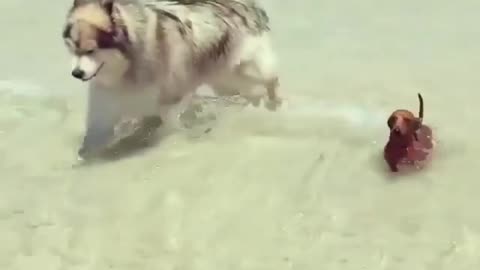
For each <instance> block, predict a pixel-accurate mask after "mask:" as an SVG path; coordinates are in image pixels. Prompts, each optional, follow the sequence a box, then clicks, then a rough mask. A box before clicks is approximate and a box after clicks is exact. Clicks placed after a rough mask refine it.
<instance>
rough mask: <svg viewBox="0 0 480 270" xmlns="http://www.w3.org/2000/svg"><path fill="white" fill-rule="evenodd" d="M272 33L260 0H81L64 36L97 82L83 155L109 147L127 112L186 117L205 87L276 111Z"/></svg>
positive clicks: (85, 76)
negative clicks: (188, 107)
mask: <svg viewBox="0 0 480 270" xmlns="http://www.w3.org/2000/svg"><path fill="white" fill-rule="evenodd" d="M269 32H270V27H269V19H268V16H267V14H266V12H265V11H264V9H262V8H261V7H260V6H259V5H258V3H256V2H255V0H150V1H148V2H145V1H139V0H74V2H73V5H72V7H71V9H70V10H69V12H68V16H67V22H66V24H65V27H64V31H63V39H64V41H65V43H66V45H67V47H68V49H69V51H70V52H71V54H72V55H73V66H72V71H71V74H72V76H73V77H75V78H77V79H79V80H82V81H88V82H89V92H88V112H87V120H86V122H87V123H86V134H85V136H84V140H83V145H82V147H81V148H80V150H79V155H80V157H82V158H88V157H90V156H92V155H93V154H98V153H99V151H100V150H102V149H104V148H105V147H106V145H108V143H109V141H110V140H111V139H112V136H113V133H114V127H115V125H116V124H117V123H118V122H119V121H120V120H121V119H122V118H123V117H138V118H141V117H151V116H158V117H159V118H161V119H162V122H164V123H165V122H167V123H168V122H169V121H170V122H171V121H174V122H176V121H178V114H179V112H180V111H179V110H181V109H183V108H184V105H185V104H188V101H189V100H190V99H191V98H192V95H193V94H194V93H195V91H196V90H197V88H198V87H199V86H201V85H208V86H210V87H211V88H212V89H213V91H214V92H215V93H216V94H217V95H222V96H225V95H227V96H229V95H240V96H243V97H245V98H246V99H247V100H249V101H250V102H252V103H253V104H255V105H258V103H259V100H260V99H262V98H263V97H265V106H266V107H267V108H269V109H271V110H275V109H276V108H277V107H278V106H279V105H280V104H281V98H280V97H279V96H278V94H277V88H278V77H277V71H276V67H275V66H276V63H275V56H274V53H273V51H272V48H271V44H270V37H269ZM257 86H261V89H264V90H265V91H262V92H260V93H259V92H258V91H257V92H254V91H253V88H255V87H257Z"/></svg>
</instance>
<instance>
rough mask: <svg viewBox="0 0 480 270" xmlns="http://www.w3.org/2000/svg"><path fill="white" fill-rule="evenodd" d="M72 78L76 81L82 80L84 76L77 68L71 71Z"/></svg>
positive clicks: (83, 72)
mask: <svg viewBox="0 0 480 270" xmlns="http://www.w3.org/2000/svg"><path fill="white" fill-rule="evenodd" d="M72 76H73V77H74V78H77V79H83V77H84V76H85V71H83V70H81V69H79V68H74V69H73V70H72Z"/></svg>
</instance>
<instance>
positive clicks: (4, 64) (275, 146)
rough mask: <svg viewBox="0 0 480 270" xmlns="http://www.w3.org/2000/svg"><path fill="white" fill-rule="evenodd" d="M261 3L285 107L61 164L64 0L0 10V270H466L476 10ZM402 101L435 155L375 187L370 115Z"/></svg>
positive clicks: (65, 106)
mask: <svg viewBox="0 0 480 270" xmlns="http://www.w3.org/2000/svg"><path fill="white" fill-rule="evenodd" d="M263 3H264V6H265V8H266V10H267V11H268V13H269V14H270V17H271V20H272V29H273V39H274V45H275V47H276V50H277V52H278V57H279V63H280V68H281V78H280V80H281V91H282V93H283V94H284V95H285V96H286V99H287V102H288V104H287V107H286V108H284V109H283V110H281V111H278V112H275V113H272V112H269V111H267V110H264V109H256V108H251V107H248V108H241V107H239V106H233V105H229V106H225V105H224V104H223V103H222V104H217V103H215V101H208V102H207V103H206V104H207V105H208V106H207V107H208V108H209V111H208V112H209V114H206V116H205V119H203V122H202V123H196V124H197V125H194V127H192V128H189V129H185V130H183V131H179V132H177V133H174V134H171V135H169V136H166V137H165V138H163V139H162V140H161V142H159V143H158V144H157V145H155V146H154V147H151V148H148V149H146V150H145V151H142V152H139V153H136V154H135V155H131V156H129V157H127V158H123V159H120V160H116V161H111V162H104V163H101V164H96V165H93V166H76V164H77V160H76V153H77V149H78V147H79V144H80V142H81V136H82V132H83V127H84V122H83V121H84V114H85V98H86V91H85V88H86V85H85V84H82V83H80V82H77V81H76V80H74V79H73V78H72V77H71V76H70V58H69V55H68V53H67V50H66V49H65V48H64V45H63V41H62V39H61V31H62V26H63V22H64V18H65V15H66V11H67V8H68V7H69V5H70V1H66V0H63V1H58V3H55V4H53V2H51V1H46V0H37V1H26V0H17V1H1V2H0V10H1V12H2V16H0V30H1V32H2V33H3V34H2V35H3V36H2V42H0V60H1V62H0V242H1V243H2V245H1V247H0V269H2V270H3V269H4V270H36V269H45V270H90V269H91V270H94V269H95V270H99V269H114V270H227V269H228V270H270V269H271V270H283V269H285V270H286V269H295V270H296V269H298V270H320V269H321V270H329V269H331V270H340V269H341V270H350V269H351V270H381V269H382V270H383V269H385V270H406V269H409V270H424V269H425V270H442V269H445V270H475V269H479V268H480V256H479V252H480V251H479V245H480V215H478V213H476V212H475V211H473V210H472V207H475V205H477V203H478V202H480V198H479V197H477V196H478V194H477V195H475V194H476V192H477V191H478V190H479V189H480V182H479V181H476V180H474V179H475V177H477V176H478V175H479V174H480V166H479V161H478V153H479V151H480V143H479V142H477V134H478V133H479V132H480V127H477V125H478V123H480V107H479V105H478V99H479V98H480V91H479V89H478V88H479V87H480V76H479V75H478V70H480V53H479V46H478V44H479V42H480V36H479V35H478V33H479V30H478V25H479V24H480V16H478V10H479V9H480V2H478V1H469V0H465V1H459V2H454V1H442V0H441V1H434V0H424V1H420V2H419V1H413V0H405V1H399V2H396V3H393V2H391V1H380V0H363V1H359V0H349V1H343V2H342V1H333V0H319V1H317V0H304V1H302V2H301V3H300V1H280V0H277V1H273V0H264V1H263ZM418 92H421V93H422V95H423V97H424V100H425V123H428V124H429V125H430V126H431V127H432V128H433V132H434V134H435V136H436V137H437V140H438V148H437V149H436V153H435V157H434V160H433V162H432V164H431V166H430V167H429V168H428V169H426V170H424V171H422V172H419V173H417V174H413V175H409V176H408V177H392V176H391V175H390V174H388V173H387V167H386V164H385V163H384V161H383V159H382V150H383V146H384V144H385V142H386V140H387V136H388V127H387V123H386V121H387V117H388V115H389V114H390V113H391V112H392V111H393V110H395V109H398V108H407V109H411V110H413V111H416V110H417V107H418V100H417V97H416V95H417V93H418ZM205 128H209V129H211V131H210V132H208V133H205V132H203V131H204V130H205Z"/></svg>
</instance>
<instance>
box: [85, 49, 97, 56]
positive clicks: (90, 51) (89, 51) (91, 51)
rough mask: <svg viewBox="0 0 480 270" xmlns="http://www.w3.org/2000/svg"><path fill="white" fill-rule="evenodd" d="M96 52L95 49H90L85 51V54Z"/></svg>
mask: <svg viewBox="0 0 480 270" xmlns="http://www.w3.org/2000/svg"><path fill="white" fill-rule="evenodd" d="M94 52H95V50H88V51H85V54H86V55H90V54H93V53H94Z"/></svg>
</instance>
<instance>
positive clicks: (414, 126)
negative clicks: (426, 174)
mask: <svg viewBox="0 0 480 270" xmlns="http://www.w3.org/2000/svg"><path fill="white" fill-rule="evenodd" d="M418 99H419V101H420V109H419V113H418V117H415V115H414V114H413V113H412V112H410V111H408V110H396V111H394V112H393V113H392V114H391V115H390V117H389V118H388V122H387V123H388V127H389V128H390V137H389V140H388V143H387V144H386V145H385V149H384V158H385V161H386V162H387V164H388V166H389V167H390V170H391V171H392V172H398V171H399V167H400V166H407V167H408V166H410V167H411V166H412V165H413V166H415V167H416V168H420V167H422V166H423V165H424V164H425V162H426V161H427V160H428V158H429V156H430V154H431V152H432V150H433V146H434V142H433V138H432V130H431V129H430V128H429V127H428V126H426V125H424V124H423V98H422V95H420V94H418Z"/></svg>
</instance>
